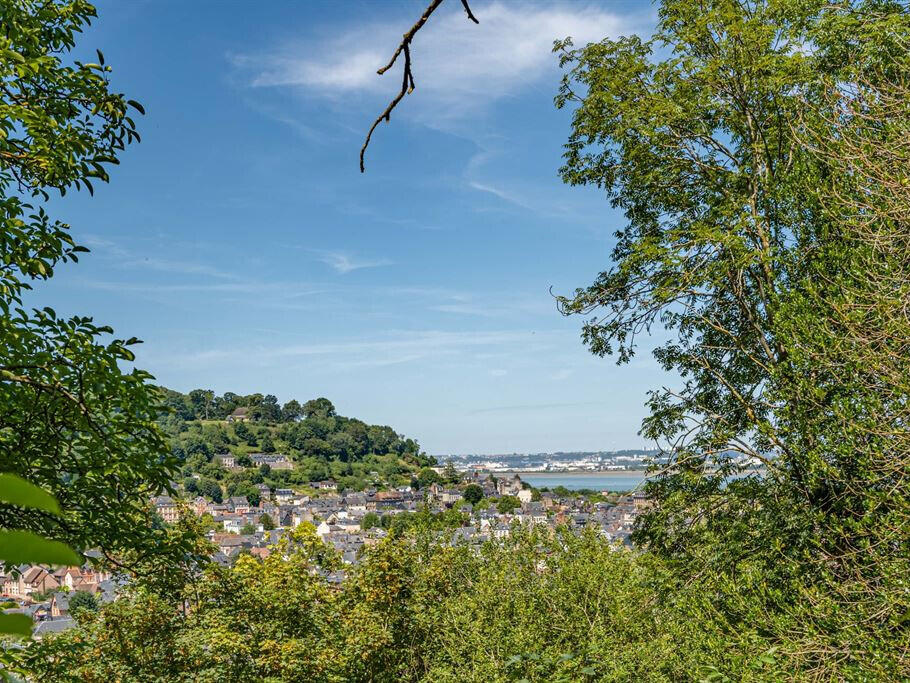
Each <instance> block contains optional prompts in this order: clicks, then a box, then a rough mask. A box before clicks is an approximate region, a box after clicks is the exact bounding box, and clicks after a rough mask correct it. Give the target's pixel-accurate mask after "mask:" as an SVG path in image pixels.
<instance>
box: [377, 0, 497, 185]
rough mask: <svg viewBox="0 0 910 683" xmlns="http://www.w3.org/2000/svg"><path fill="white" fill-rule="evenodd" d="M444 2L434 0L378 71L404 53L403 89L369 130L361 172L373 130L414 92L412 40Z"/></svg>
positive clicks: (464, 2) (465, 3)
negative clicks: (386, 62) (405, 97)
mask: <svg viewBox="0 0 910 683" xmlns="http://www.w3.org/2000/svg"><path fill="white" fill-rule="evenodd" d="M442 3H443V0H432V1H431V2H430V4H429V5H427V8H426V9H425V10H424V11H423V14H421V15H420V18H419V19H418V20H417V22H416V23H415V24H414V25H413V26H412V27H411V29H410V30H409V31H408V32H407V33H405V34H404V36H403V37H402V39H401V42H400V43H399V44H398V47H397V48H396V49H395V52H394V53H392V58H391V59H390V60H389V63H388V64H386V65H385V66H384V67H382V68H381V69H378V70H377V71H376V73H377V74H379V75H380V76H382V74H384V73H385V72H386V71H388V70H389V69H391V68H392V67H393V66H394V65H395V62H396V61H398V57H399V56H400V55H401V54H402V53H404V73H403V74H402V76H401V90H399V92H398V94H397V95H396V96H395V97H394V98H393V99H392V101H391V102H389V106H387V107H386V108H385V110H384V111H383V112H382V113H381V114H380V115H379V116H378V117H376V120H375V121H373V125H372V126H370V130H369V132H367V137H366V140H364V142H363V147H361V148H360V172H361V173H363V172H364V171H365V170H366V167H365V166H364V161H363V158H364V155H365V154H366V151H367V147H369V145H370V138H372V137H373V131H374V130H376V127H377V126H378V125H379V124H380V123H382V121H383V120H385V121H386V122H388V121H389V119H390V118H391V115H392V110H393V109H394V108H395V107H397V106H398V103H399V102H401V100H402V99H403V98H404V96H405V95H410V94H411V93H412V92H414V88H415V85H414V74H413V72H412V71H411V41H412V40H413V39H414V36H415V35H417V32H418V31H419V30H420V29H421V28H423V25H424V24H425V23H427V19H429V18H430V15H431V14H433V12H435V11H436V8H437V7H439V6H440V5H441V4H442ZM461 5H462V7H464V11H465V13H466V14H467V15H468V19H470V20H471V21H473V22H474V23H475V24H479V23H480V22H479V21H477V17H475V16H474V13H473V12H471V7H470V5H468V0H461Z"/></svg>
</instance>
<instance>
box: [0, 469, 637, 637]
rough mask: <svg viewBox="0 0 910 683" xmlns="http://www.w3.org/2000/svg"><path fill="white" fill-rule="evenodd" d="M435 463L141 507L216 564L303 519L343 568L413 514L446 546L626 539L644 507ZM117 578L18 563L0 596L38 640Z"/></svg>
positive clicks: (119, 582)
mask: <svg viewBox="0 0 910 683" xmlns="http://www.w3.org/2000/svg"><path fill="white" fill-rule="evenodd" d="M262 457H267V458H268V459H269V463H268V464H271V466H272V467H275V466H276V465H277V466H278V467H281V466H283V463H284V462H285V461H286V460H287V459H286V458H285V456H282V455H268V456H262ZM288 462H289V461H288ZM222 465H223V466H225V467H232V466H234V465H233V463H231V462H230V457H229V456H225V457H224V458H222ZM436 470H437V471H438V472H437V474H439V475H440V476H439V480H438V481H434V482H432V483H430V484H429V485H427V486H425V487H421V488H416V487H412V486H401V487H397V488H388V489H387V490H377V489H375V488H367V489H366V490H363V491H353V490H339V487H338V485H337V483H336V482H335V481H333V480H325V481H314V482H310V483H309V485H308V486H307V487H306V489H307V491H308V492H307V493H303V492H300V491H296V490H294V489H291V488H279V489H271V488H269V487H268V486H267V485H266V484H259V485H258V486H257V491H258V494H259V495H258V496H251V497H252V498H254V499H255V500H256V503H255V504H253V503H252V502H251V501H250V500H249V499H248V497H246V496H231V497H228V498H226V499H225V500H223V501H222V502H215V501H213V500H211V499H207V498H205V497H204V496H201V495H200V496H196V497H195V498H192V499H189V498H186V497H184V498H174V497H171V496H157V497H155V498H153V499H152V500H151V505H152V507H153V508H154V511H155V512H156V513H157V515H158V516H159V517H160V519H161V521H162V522H163V523H164V524H174V523H176V522H178V521H179V520H180V516H181V515H189V514H192V515H195V516H196V517H198V518H200V519H202V520H204V521H205V522H206V523H207V524H208V526H209V531H208V533H207V534H206V536H207V538H208V540H209V541H211V543H212V545H213V547H214V553H213V558H212V559H213V560H214V561H215V562H217V563H219V564H221V565H223V566H231V565H232V564H233V563H234V562H236V560H237V558H238V557H240V556H241V555H251V556H253V557H257V558H265V557H268V555H269V554H270V553H271V552H272V551H273V550H272V549H273V547H274V546H275V545H276V544H277V543H278V542H279V541H280V540H281V539H282V537H284V536H285V535H286V534H288V533H289V532H290V531H291V530H293V529H295V528H297V527H298V526H300V525H301V524H310V525H312V527H313V528H315V533H316V534H317V535H318V537H319V538H320V539H321V540H322V542H324V543H326V544H327V545H329V546H331V547H333V548H334V549H335V550H336V551H337V552H338V554H339V556H340V557H341V560H342V563H343V564H342V566H350V565H354V564H357V562H358V560H359V558H360V556H361V553H362V551H363V549H364V548H365V547H368V546H370V545H373V544H375V543H378V542H379V541H380V540H381V539H383V538H385V537H386V536H388V535H389V534H394V533H397V532H400V531H403V530H404V529H407V528H408V526H409V524H410V523H412V522H413V520H414V519H415V518H416V517H417V516H418V514H419V513H423V514H426V515H430V516H431V517H432V518H433V519H435V520H437V521H438V522H439V531H438V533H439V534H448V538H449V539H450V542H451V543H452V544H467V545H469V546H472V547H475V548H479V547H480V546H481V545H482V544H483V543H484V542H486V541H490V540H496V539H501V538H503V537H505V536H507V535H508V534H510V533H511V532H512V531H513V530H514V529H515V528H516V525H520V526H529V525H535V526H544V527H547V528H549V529H552V530H555V529H556V528H557V527H558V526H564V527H566V528H569V529H572V530H575V531H581V530H584V529H592V530H594V531H595V532H596V533H598V534H601V535H602V536H603V537H605V538H607V539H609V540H612V541H615V542H616V543H618V544H622V545H626V546H629V545H631V543H630V541H629V536H630V534H631V531H632V527H633V524H634V523H635V520H636V518H637V517H638V515H639V514H640V513H641V511H642V510H643V509H644V508H645V506H646V504H647V500H646V498H645V496H644V494H642V493H640V492H635V493H630V494H617V493H612V492H609V491H603V492H600V493H594V494H587V495H580V494H577V493H573V492H570V491H567V490H564V489H560V490H557V491H547V490H544V491H539V490H537V489H534V488H532V487H530V486H529V485H528V484H527V483H526V482H523V481H522V480H521V477H520V476H519V475H517V474H516V475H513V476H510V477H497V476H495V475H494V474H492V473H490V472H489V471H485V470H477V469H475V470H471V471H468V472H458V473H456V474H454V476H453V473H454V470H453V468H451V467H448V468H436ZM444 477H449V479H448V480H445V479H444ZM344 577H345V571H344V569H341V570H339V571H335V572H331V573H327V574H326V579H327V580H328V581H329V582H330V583H332V584H339V583H340V582H341V581H342V580H343V579H344ZM126 585H128V579H127V578H126V577H124V576H121V575H112V574H111V573H110V572H105V571H100V570H98V569H96V568H93V566H92V565H91V564H86V565H84V566H82V567H64V568H59V569H53V568H50V567H43V566H38V565H35V566H21V567H17V568H16V569H15V570H14V571H11V572H9V574H8V575H5V576H0V586H2V598H3V599H4V600H6V601H7V602H11V603H15V606H14V607H13V609H11V610H8V612H21V613H24V614H28V615H29V616H31V617H32V618H33V619H34V620H35V622H36V623H37V626H36V629H35V634H34V637H35V638H39V639H40V638H41V637H42V636H43V635H44V634H46V633H52V632H59V631H61V630H65V629H68V628H71V627H73V626H75V624H76V622H75V620H74V619H73V617H72V614H71V611H72V609H73V604H74V601H75V603H76V604H78V605H80V606H87V607H90V608H95V607H97V606H98V605H100V604H103V603H107V602H110V601H111V600H113V599H115V598H116V596H117V594H118V592H119V591H120V590H121V589H122V588H123V587H125V586H126ZM77 596H78V597H77Z"/></svg>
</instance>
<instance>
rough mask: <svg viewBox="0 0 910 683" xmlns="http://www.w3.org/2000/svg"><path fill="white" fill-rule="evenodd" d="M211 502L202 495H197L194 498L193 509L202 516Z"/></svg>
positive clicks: (197, 514)
mask: <svg viewBox="0 0 910 683" xmlns="http://www.w3.org/2000/svg"><path fill="white" fill-rule="evenodd" d="M208 506H209V503H208V501H207V500H206V499H205V498H203V497H202V496H196V497H195V498H194V499H193V503H192V510H193V512H195V513H196V516H197V517H202V515H204V514H205V513H206V512H207V511H208Z"/></svg>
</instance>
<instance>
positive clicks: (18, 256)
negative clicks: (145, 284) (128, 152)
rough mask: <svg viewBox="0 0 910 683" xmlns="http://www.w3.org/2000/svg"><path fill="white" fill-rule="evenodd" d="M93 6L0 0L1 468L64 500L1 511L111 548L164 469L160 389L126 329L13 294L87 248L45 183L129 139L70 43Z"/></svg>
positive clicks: (142, 537) (112, 160)
mask: <svg viewBox="0 0 910 683" xmlns="http://www.w3.org/2000/svg"><path fill="white" fill-rule="evenodd" d="M94 16H95V10H94V8H93V7H92V6H91V5H90V4H88V3H87V2H84V1H83V0H70V1H61V2H41V3H25V2H5V3H4V4H3V7H2V24H3V31H2V37H0V82H2V84H3V87H2V93H0V159H2V164H0V470H3V471H8V472H12V473H15V474H18V475H20V476H22V477H24V478H25V479H27V480H29V481H31V482H33V483H35V484H37V485H39V486H40V487H42V488H44V489H46V490H47V491H48V492H50V493H51V494H52V495H53V496H54V497H55V498H56V499H57V500H58V501H59V502H60V504H61V507H62V509H63V510H64V514H63V517H62V518H60V519H56V518H55V517H53V516H48V515H43V514H38V513H31V512H29V513H22V512H21V511H12V510H10V509H7V508H4V509H2V510H0V525H2V526H4V527H10V526H16V527H19V528H22V529H27V530H29V531H32V532H35V533H38V534H41V535H44V536H49V537H54V538H58V539H61V540H64V541H66V542H67V543H69V544H71V545H72V546H74V547H76V548H80V549H82V548H89V547H97V548H100V549H101V550H102V552H104V553H106V554H112V553H113V554H116V553H118V552H120V551H122V550H124V549H127V548H136V547H140V546H142V545H143V543H144V542H145V541H146V540H147V537H148V535H147V533H146V530H147V529H148V527H149V524H148V517H147V514H148V513H147V509H146V502H147V501H148V499H149V498H150V497H151V496H153V495H156V494H158V493H160V492H162V491H163V490H166V489H168V488H169V485H170V484H169V482H170V480H171V478H172V477H173V476H174V475H175V474H176V466H177V460H176V458H175V456H174V455H173V453H172V452H171V450H170V449H169V448H168V446H167V444H166V442H165V440H164V438H163V436H162V434H161V432H160V431H159V429H158V427H157V426H156V422H155V421H156V419H157V418H158V417H159V414H160V411H161V409H162V405H161V395H160V394H159V393H158V391H157V390H156V389H155V388H154V387H153V386H152V385H151V384H150V383H149V382H150V380H151V379H152V377H151V375H149V374H148V373H147V372H144V371H142V370H139V369H125V368H124V367H122V366H121V364H123V363H131V362H132V361H134V360H135V356H134V353H133V350H132V349H133V347H134V346H135V344H137V343H138V340H137V339H135V338H131V339H115V338H112V336H111V335H112V330H111V328H109V327H107V326H105V325H103V324H98V323H96V322H95V321H93V320H92V318H90V317H84V316H75V317H71V318H64V317H60V316H58V315H57V314H56V312H54V311H53V310H52V309H51V308H49V307H46V308H43V309H41V310H32V311H27V310H25V308H24V305H23V304H24V300H23V295H24V293H25V292H26V291H27V290H31V289H32V288H33V287H35V286H36V285H38V284H40V283H41V282H42V281H44V280H47V279H49V278H50V277H52V276H53V274H54V272H55V270H56V269H57V268H59V267H61V266H63V265H64V264H67V263H69V262H75V261H76V260H77V259H78V257H79V255H80V253H83V252H86V251H87V249H85V248H84V247H82V246H80V245H79V244H78V243H77V242H76V240H75V239H74V238H73V236H72V235H71V234H70V230H69V226H68V225H67V224H66V223H65V222H64V221H62V220H60V219H56V218H53V217H52V216H51V215H50V213H49V209H50V207H51V203H52V199H51V195H52V194H54V195H61V196H62V195H64V194H65V193H66V192H67V191H71V190H81V189H84V190H87V191H88V192H89V193H91V192H93V189H94V188H93V183H97V182H107V180H108V169H109V168H110V166H111V165H113V164H116V163H117V161H118V156H119V155H120V154H121V153H122V152H123V150H124V149H125V148H126V146H127V145H128V144H130V143H131V142H134V141H136V140H138V139H139V136H138V133H137V131H136V126H135V122H134V120H133V118H132V117H133V112H138V113H142V107H141V106H140V105H139V104H137V103H135V102H133V101H132V100H128V99H127V98H126V97H125V96H124V95H122V94H119V93H116V92H113V91H112V90H111V87H110V82H109V79H108V75H109V73H110V71H111V68H110V67H109V66H107V65H105V64H104V58H103V56H102V55H101V53H100V52H99V53H98V54H97V58H96V59H95V61H94V62H88V61H86V62H81V61H76V60H73V59H72V58H71V57H70V54H71V51H72V50H73V49H74V47H75V40H76V37H77V36H79V35H80V34H81V33H82V32H83V31H84V30H85V28H86V27H87V26H88V24H89V22H90V21H91V20H92V18H93V17H94ZM80 52H83V53H84V52H85V51H84V50H80ZM146 550H147V551H149V552H154V548H151V547H149V548H146Z"/></svg>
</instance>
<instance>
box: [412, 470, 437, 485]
mask: <svg viewBox="0 0 910 683" xmlns="http://www.w3.org/2000/svg"><path fill="white" fill-rule="evenodd" d="M438 481H439V475H438V474H436V470H434V469H431V468H429V467H424V468H423V469H421V470H420V472H419V473H418V474H417V483H418V484H419V487H420V488H422V489H424V488H426V487H427V486H429V485H430V484H435V483H436V482H438Z"/></svg>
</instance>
